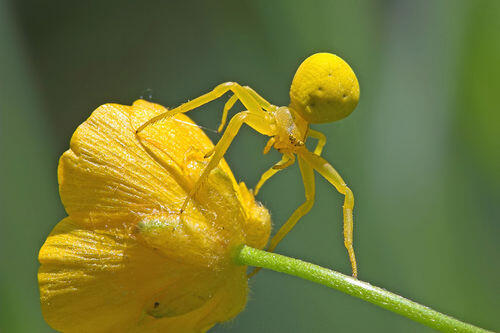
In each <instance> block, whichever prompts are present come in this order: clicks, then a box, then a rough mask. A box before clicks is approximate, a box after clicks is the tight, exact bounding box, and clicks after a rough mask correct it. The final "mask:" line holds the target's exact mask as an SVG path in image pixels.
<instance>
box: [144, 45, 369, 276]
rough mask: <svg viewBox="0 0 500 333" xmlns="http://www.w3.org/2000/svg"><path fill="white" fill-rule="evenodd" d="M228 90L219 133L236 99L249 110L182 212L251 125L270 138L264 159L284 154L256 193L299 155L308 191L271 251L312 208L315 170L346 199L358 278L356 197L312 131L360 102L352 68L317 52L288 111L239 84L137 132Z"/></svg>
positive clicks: (300, 73) (347, 235)
mask: <svg viewBox="0 0 500 333" xmlns="http://www.w3.org/2000/svg"><path fill="white" fill-rule="evenodd" d="M228 91H231V92H232V93H233V96H232V97H231V98H230V99H229V100H228V101H227V102H226V104H225V106H224V109H223V113H222V121H221V125H220V127H219V131H222V129H223V128H224V126H225V124H226V120H227V114H228V111H229V109H231V107H232V106H233V105H234V104H235V103H236V101H237V100H239V101H240V102H241V103H242V104H243V105H244V106H245V108H246V111H242V112H239V113H237V114H236V115H235V116H234V117H233V118H231V120H230V121H229V124H228V125H227V128H226V130H225V131H224V133H223V135H222V137H221V139H220V140H219V142H218V143H217V145H216V146H215V148H214V149H213V150H212V151H211V152H210V153H208V154H207V155H206V157H207V158H208V157H210V156H212V157H211V159H210V161H209V162H208V164H207V166H206V167H205V169H204V170H203V172H202V174H201V175H200V178H199V179H198V181H197V183H196V184H195V185H194V186H193V189H192V190H191V192H190V193H189V194H188V196H187V198H186V200H185V201H184V203H183V205H182V207H181V212H182V211H184V209H185V208H186V206H187V204H188V202H189V201H190V199H191V198H192V197H193V196H194V195H195V193H196V191H197V190H198V189H199V187H200V185H201V184H202V183H203V181H205V180H206V179H207V177H208V175H209V173H210V172H211V171H212V170H213V169H214V168H215V167H217V165H218V164H219V162H220V160H221V159H222V158H223V156H224V154H225V153H226V151H227V149H228V147H229V145H230V144H231V142H232V141H233V139H234V137H235V136H236V134H237V133H238V131H239V129H240V128H241V126H242V125H243V124H247V125H248V126H250V127H251V128H253V129H254V130H256V131H257V132H259V133H261V134H263V135H266V136H269V137H270V139H269V141H268V143H267V144H266V146H265V148H264V154H265V153H267V152H268V151H269V150H270V149H271V148H273V147H274V148H275V149H276V150H278V151H279V152H280V153H282V154H283V156H282V159H281V161H279V162H278V163H276V164H275V165H274V166H273V167H272V168H271V169H269V170H268V171H266V172H264V174H263V175H262V176H261V178H260V181H259V182H258V184H257V186H256V188H255V194H257V193H258V191H259V190H260V188H261V187H262V185H263V184H264V183H265V182H266V181H267V180H268V179H269V178H271V177H272V176H273V175H274V174H276V173H277V172H278V171H279V170H282V169H284V168H286V167H288V166H290V165H292V164H293V163H294V162H295V159H296V156H297V159H298V162H299V168H300V172H301V174H302V180H303V182H304V188H305V197H306V200H305V202H304V203H303V204H302V205H300V206H299V207H298V208H297V209H296V210H295V211H294V212H293V214H292V215H291V216H290V218H289V219H288V220H287V221H286V222H285V224H284V225H283V226H282V227H281V229H280V230H279V231H278V232H277V233H276V235H274V237H273V238H272V239H271V242H270V244H269V247H268V251H273V250H274V249H275V248H276V245H278V243H279V242H280V241H281V240H282V239H283V237H284V236H285V235H286V234H287V233H288V232H290V230H292V228H293V227H294V226H295V224H296V223H297V221H298V220H299V219H300V218H301V217H302V216H304V215H305V214H307V213H308V212H309V210H310V209H311V208H312V206H313V203H314V195H315V183H314V170H316V171H317V172H318V173H319V174H321V175H322V176H323V177H325V178H326V179H327V180H328V181H329V182H330V183H331V184H332V185H333V186H334V187H335V188H336V189H337V191H338V192H340V193H341V194H343V195H344V196H345V198H344V205H343V215H344V245H345V247H346V248H347V252H348V254H349V260H350V262H351V266H352V275H353V276H354V277H356V276H357V273H358V270H357V265H356V257H355V255H354V248H353V241H352V231H353V217H352V211H353V207H354V197H353V193H352V191H351V190H350V189H349V187H348V186H347V185H346V183H345V182H344V180H343V179H342V177H341V176H340V175H339V173H338V172H337V171H336V170H335V169H334V168H333V167H332V166H331V165H330V163H328V162H327V161H326V160H325V159H324V158H322V157H321V156H320V155H321V151H322V149H323V147H324V145H325V143H326V137H325V135H324V134H323V133H321V132H318V131H315V130H313V129H311V128H310V127H309V125H310V124H318V123H328V122H333V121H337V120H340V119H342V118H345V117H347V116H348V115H349V114H350V113H351V112H352V111H353V110H354V108H355V107H356V105H357V104H358V100H359V84H358V80H357V79H356V75H355V74H354V72H353V70H352V69H351V67H349V65H348V64H347V63H346V62H345V61H344V60H342V59H341V58H340V57H338V56H336V55H333V54H330V53H317V54H314V55H312V56H310V57H309V58H307V59H306V60H304V62H302V64H301V65H300V66H299V68H298V70H297V72H296V73H295V76H294V78H293V81H292V86H291V88H290V105H289V106H275V105H272V104H271V103H269V102H268V101H266V100H265V99H264V98H263V97H261V96H260V95H259V94H257V93H256V92H255V91H254V90H253V89H251V88H250V87H242V86H240V85H239V84H238V83H236V82H226V83H222V84H220V85H218V86H217V87H215V88H214V89H213V90H212V91H210V92H209V93H206V94H204V95H202V96H200V97H198V98H195V99H193V100H191V101H189V102H187V103H184V104H182V105H180V106H179V107H177V108H175V109H172V110H169V111H167V112H165V113H162V114H160V115H158V116H156V117H154V118H152V119H150V120H148V121H147V122H146V123H144V124H143V125H142V126H140V127H139V128H138V129H137V134H138V133H140V132H141V131H142V130H143V129H144V128H146V127H147V126H149V125H150V124H152V123H155V122H157V121H160V120H162V119H165V118H168V117H171V116H173V115H175V114H177V113H180V112H188V111H190V110H192V109H195V108H197V107H199V106H201V105H203V104H206V103H208V102H210V101H212V100H215V99H217V98H219V97H221V96H222V95H224V94H225V93H226V92H228ZM308 137H311V138H314V139H317V140H318V143H317V146H316V148H315V150H314V152H310V151H309V150H308V149H307V148H306V146H305V143H306V140H307V138H308Z"/></svg>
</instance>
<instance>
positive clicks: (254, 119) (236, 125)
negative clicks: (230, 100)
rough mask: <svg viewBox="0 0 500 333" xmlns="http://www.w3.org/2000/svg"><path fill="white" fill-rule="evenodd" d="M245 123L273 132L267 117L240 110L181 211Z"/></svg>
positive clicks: (261, 131) (214, 150)
mask: <svg viewBox="0 0 500 333" xmlns="http://www.w3.org/2000/svg"><path fill="white" fill-rule="evenodd" d="M245 123H246V124H247V125H249V126H250V127H252V128H253V129H255V130H256V131H257V132H259V133H262V134H264V135H269V133H272V129H271V126H270V124H269V122H268V121H267V119H266V118H263V117H261V116H260V115H258V114H255V113H252V112H250V111H243V112H239V113H237V114H236V115H235V116H234V117H233V118H231V120H230V121H229V124H228V125H227V128H226V130H225V131H224V134H223V135H222V138H221V139H220V140H219V142H218V143H217V145H216V146H215V148H214V149H213V153H212V158H211V159H210V161H209V162H208V164H207V166H206V167H205V169H203V172H202V173H201V175H200V177H199V178H198V180H197V181H196V183H195V184H194V186H193V188H192V189H191V191H190V192H189V194H188V196H187V198H186V200H185V201H184V203H183V204H182V207H181V210H180V212H181V213H182V212H183V211H184V210H185V209H186V207H187V204H188V203H189V201H190V200H191V198H192V197H193V196H194V195H195V194H196V192H197V191H198V189H199V187H200V186H201V184H203V182H204V181H205V180H206V179H207V178H208V176H209V175H210V172H211V171H212V170H213V169H214V168H216V167H217V166H218V165H219V162H220V160H221V159H222V158H223V157H224V154H225V153H226V151H227V149H228V148H229V146H230V145H231V143H232V142H233V140H234V138H235V136H236V134H238V131H239V130H240V128H241V126H242V125H243V124H245Z"/></svg>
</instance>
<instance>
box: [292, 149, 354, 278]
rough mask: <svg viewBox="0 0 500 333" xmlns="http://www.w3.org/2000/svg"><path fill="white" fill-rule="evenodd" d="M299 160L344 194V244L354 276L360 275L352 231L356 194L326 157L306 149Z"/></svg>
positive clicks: (300, 154)
mask: <svg viewBox="0 0 500 333" xmlns="http://www.w3.org/2000/svg"><path fill="white" fill-rule="evenodd" d="M298 154H299V161H300V158H303V159H304V160H305V161H306V162H307V163H308V164H309V165H310V166H311V167H312V168H313V169H314V170H316V171H318V173H319V174H320V175H322V176H323V177H325V178H326V180H328V181H329V182H330V183H331V184H332V185H333V186H335V188H336V189H337V191H339V192H340V193H341V194H343V195H344V206H343V213H344V245H345V247H346V249H347V253H348V254H349V260H350V262H351V267H352V276H353V277H357V276H358V268H357V264H356V256H355V255H354V247H353V245H352V243H353V242H352V232H353V218H352V211H353V208H354V196H353V194H352V191H351V189H350V188H349V187H348V186H347V184H346V183H345V182H344V180H343V179H342V177H341V176H340V175H339V173H338V172H337V170H335V169H334V168H333V166H332V165H331V164H330V163H328V162H327V161H326V160H325V159H324V158H322V157H320V156H318V155H316V154H314V153H311V152H310V151H308V150H306V149H304V150H301V151H300V152H298Z"/></svg>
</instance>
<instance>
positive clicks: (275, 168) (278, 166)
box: [254, 154, 295, 195]
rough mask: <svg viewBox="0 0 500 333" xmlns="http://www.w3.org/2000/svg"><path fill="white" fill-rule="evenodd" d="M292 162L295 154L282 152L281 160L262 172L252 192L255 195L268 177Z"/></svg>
mask: <svg viewBox="0 0 500 333" xmlns="http://www.w3.org/2000/svg"><path fill="white" fill-rule="evenodd" d="M293 163H295V155H294V154H283V156H282V157H281V160H280V161H279V162H278V163H276V164H275V165H273V166H272V167H271V168H270V169H269V170H267V171H266V172H264V173H263V174H262V176H260V180H259V182H258V183H257V185H256V186H255V189H254V194H255V195H257V194H259V190H260V188H261V187H262V185H264V183H265V182H266V181H267V180H268V179H269V178H271V177H272V176H274V175H275V174H276V173H277V172H278V171H280V170H283V169H285V168H288V167H289V166H290V165H292V164H293Z"/></svg>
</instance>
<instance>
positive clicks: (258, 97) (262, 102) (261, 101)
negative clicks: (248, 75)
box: [243, 86, 276, 111]
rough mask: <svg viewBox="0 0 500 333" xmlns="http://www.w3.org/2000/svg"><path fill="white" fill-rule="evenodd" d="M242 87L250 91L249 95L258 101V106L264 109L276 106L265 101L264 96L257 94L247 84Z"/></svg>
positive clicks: (269, 109) (271, 108)
mask: <svg viewBox="0 0 500 333" xmlns="http://www.w3.org/2000/svg"><path fill="white" fill-rule="evenodd" d="M243 88H245V89H246V90H247V91H248V92H249V93H250V95H252V97H253V98H255V100H256V101H257V102H259V104H260V106H261V107H262V108H263V109H264V110H266V111H271V110H273V109H275V108H276V107H275V106H274V105H272V104H271V103H269V102H268V101H266V100H265V99H264V97H262V96H261V95H259V94H258V93H257V92H256V91H255V90H253V89H252V88H250V87H249V86H244V87H243Z"/></svg>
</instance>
